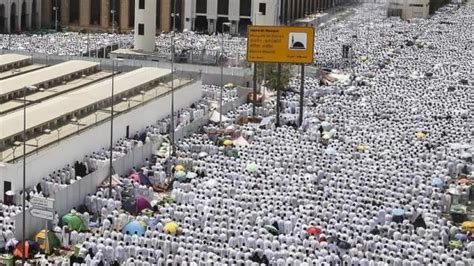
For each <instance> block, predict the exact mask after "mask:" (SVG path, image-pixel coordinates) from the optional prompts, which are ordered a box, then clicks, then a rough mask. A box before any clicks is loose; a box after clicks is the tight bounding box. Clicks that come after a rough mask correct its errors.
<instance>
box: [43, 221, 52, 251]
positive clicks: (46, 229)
mask: <svg viewBox="0 0 474 266" xmlns="http://www.w3.org/2000/svg"><path fill="white" fill-rule="evenodd" d="M44 221H45V222H44V225H45V227H44V236H45V243H46V244H45V245H46V246H45V249H44V251H45V252H44V254H45V257H46V259H48V253H49V252H50V251H51V250H50V249H49V234H48V220H46V219H45V220H44Z"/></svg>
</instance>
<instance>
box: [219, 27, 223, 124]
mask: <svg viewBox="0 0 474 266" xmlns="http://www.w3.org/2000/svg"><path fill="white" fill-rule="evenodd" d="M221 34H222V38H221V56H220V58H219V59H220V64H221V95H220V99H219V126H221V127H222V102H223V99H222V98H223V95H224V24H222V32H221Z"/></svg>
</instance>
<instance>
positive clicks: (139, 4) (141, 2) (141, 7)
mask: <svg viewBox="0 0 474 266" xmlns="http://www.w3.org/2000/svg"><path fill="white" fill-rule="evenodd" d="M138 9H145V0H140V1H138Z"/></svg>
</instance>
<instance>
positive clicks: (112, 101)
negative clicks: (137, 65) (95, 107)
mask: <svg viewBox="0 0 474 266" xmlns="http://www.w3.org/2000/svg"><path fill="white" fill-rule="evenodd" d="M118 61H121V60H112V97H111V100H110V102H111V105H110V150H109V153H110V154H109V157H110V158H109V160H110V161H109V198H112V175H113V171H114V167H113V165H112V162H113V141H114V94H115V74H116V73H115V70H116V69H115V64H116V62H118Z"/></svg>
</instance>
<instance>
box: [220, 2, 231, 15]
mask: <svg viewBox="0 0 474 266" xmlns="http://www.w3.org/2000/svg"><path fill="white" fill-rule="evenodd" d="M217 14H219V15H229V0H219V2H217Z"/></svg>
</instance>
